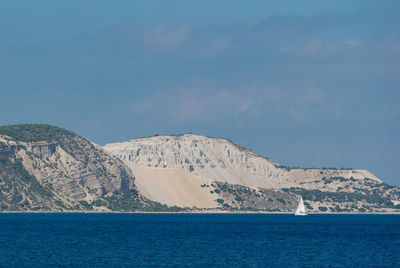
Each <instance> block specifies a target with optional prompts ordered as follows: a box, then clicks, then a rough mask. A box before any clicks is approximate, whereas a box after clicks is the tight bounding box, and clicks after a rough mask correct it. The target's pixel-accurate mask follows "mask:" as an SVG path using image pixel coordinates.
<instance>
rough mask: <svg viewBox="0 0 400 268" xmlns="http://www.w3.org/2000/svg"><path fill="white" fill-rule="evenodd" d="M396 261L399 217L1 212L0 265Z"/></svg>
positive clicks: (359, 263) (330, 264)
mask: <svg viewBox="0 0 400 268" xmlns="http://www.w3.org/2000/svg"><path fill="white" fill-rule="evenodd" d="M22 265H25V266H30V267H32V266H42V267H43V266H59V265H61V266H88V265H90V266H107V267H109V266H226V267H237V266H241V267H243V266H248V267H260V266H272V267H287V266H291V267H296V266H299V267H312V266H326V267H349V266H350V267H374V266H375V267H384V266H387V267H395V266H400V215H308V216H306V217H295V216H294V215H268V214H0V266H22Z"/></svg>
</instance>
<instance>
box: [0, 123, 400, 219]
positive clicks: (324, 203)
mask: <svg viewBox="0 0 400 268" xmlns="http://www.w3.org/2000/svg"><path fill="white" fill-rule="evenodd" d="M300 196H303V199H304V201H305V206H306V208H307V209H308V211H309V212H311V213H313V212H319V213H321V212H336V213H337V212H386V213H388V212H399V211H400V189H399V188H398V187H395V186H390V185H387V184H385V183H383V182H382V181H381V180H380V179H378V178H377V177H375V176H374V175H373V174H372V173H370V172H369V171H367V170H358V169H326V168H325V169H324V168H322V169H314V168H313V169H308V168H289V167H285V166H282V165H280V164H278V163H276V162H273V161H272V160H270V159H268V158H266V157H263V156H261V155H259V154H258V153H256V152H255V151H253V150H250V149H247V148H245V147H243V146H241V145H236V144H234V143H233V142H232V141H230V140H229V139H227V138H219V137H217V138H212V137H207V136H200V135H195V134H192V133H190V134H180V135H162V136H160V135H158V136H153V137H148V138H146V137H144V138H138V139H132V140H130V141H128V142H120V143H112V144H106V145H105V146H103V147H101V146H99V145H96V144H94V143H92V142H90V141H88V140H86V139H85V138H83V137H81V136H79V135H77V134H75V133H73V132H71V131H68V130H65V129H62V128H58V127H55V126H51V125H44V124H21V125H11V126H0V211H21V212H32V211H43V212H45V211H46V212H68V211H92V212H113V211H114V212H141V211H165V212H173V211H181V212H196V211H231V212H237V211H258V212H263V211H264V212H290V211H293V210H294V208H295V206H296V203H297V201H298V199H299V198H300Z"/></svg>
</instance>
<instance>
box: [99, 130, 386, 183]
mask: <svg viewBox="0 0 400 268" xmlns="http://www.w3.org/2000/svg"><path fill="white" fill-rule="evenodd" d="M103 148H104V149H105V150H106V151H108V152H109V153H111V154H113V155H115V156H117V157H119V158H120V159H122V160H123V161H124V162H125V163H126V164H128V166H131V165H132V164H134V165H141V166H146V167H149V168H161V169H162V168H177V169H182V170H185V171H187V172H190V173H191V174H194V175H198V176H202V177H207V178H210V179H213V180H217V181H223V182H228V183H231V184H240V185H244V186H248V187H254V188H256V187H263V188H286V187H303V188H306V189H307V188H308V189H325V190H332V191H336V189H337V187H339V186H340V187H342V186H345V185H342V184H346V183H348V182H343V183H341V182H338V183H337V184H336V183H330V184H328V185H325V183H324V181H323V178H324V177H325V178H330V177H343V178H351V177H353V178H354V179H356V180H362V179H364V178H370V179H372V180H375V181H378V182H380V180H379V179H378V178H377V177H375V176H374V175H373V174H371V173H370V172H369V171H367V170H335V169H328V170H327V169H285V168H281V167H279V165H278V164H276V163H274V162H272V161H270V160H268V159H266V158H264V157H261V156H259V155H258V154H256V153H254V152H252V151H250V150H248V149H246V148H243V147H241V146H237V145H234V144H232V143H231V142H230V141H229V140H227V139H222V138H209V137H204V136H197V135H192V134H185V135H178V136H155V137H150V138H140V139H134V140H131V141H127V142H121V143H112V144H107V145H105V146H104V147H103ZM133 172H134V173H135V170H134V168H133ZM348 191H352V188H351V187H348Z"/></svg>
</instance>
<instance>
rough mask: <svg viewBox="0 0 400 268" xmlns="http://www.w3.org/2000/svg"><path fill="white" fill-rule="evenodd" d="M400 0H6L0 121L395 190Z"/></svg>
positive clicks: (0, 45) (1, 23)
mask: <svg viewBox="0 0 400 268" xmlns="http://www.w3.org/2000/svg"><path fill="white" fill-rule="evenodd" d="M399 12H400V1H367V0H361V1H355V0H353V1H320V0H317V1H311V0H310V1H298V0H296V1H274V3H270V2H269V1H261V0H260V1H257V0H253V1H232V0H229V1H225V0H220V1H215V0H210V1H208V0H203V1H184V0H182V1H171V0H170V1H162V0H160V1H140V2H139V1H122V0H121V1H105V0H104V1H103V0H96V1H94V0H93V1H62V2H59V1H50V0H49V1H40V0H39V1H3V2H2V5H1V8H0V93H1V94H0V103H1V104H0V125H7V124H16V123H49V124H54V125H57V126H61V127H64V128H67V129H70V130H72V131H75V132H77V133H78V134H80V135H82V136H84V137H87V138H88V139H90V140H92V141H94V142H96V143H98V144H105V143H109V142H115V141H122V140H129V139H132V138H135V137H142V136H151V135H154V134H175V133H186V132H192V133H196V134H201V135H207V136H217V137H227V138H229V139H231V140H232V141H233V142H235V143H238V144H241V145H244V146H246V147H249V148H251V149H253V150H255V151H256V152H258V153H260V154H262V155H264V156H267V157H269V158H271V159H272V160H274V161H277V162H279V163H281V164H283V165H288V166H301V167H338V168H340V167H354V168H360V169H369V170H371V171H372V172H373V173H374V174H376V175H377V176H378V177H380V178H381V179H383V180H384V181H385V182H388V183H390V184H396V185H400V176H399V172H398V165H399V164H400V138H399V137H400V27H399V25H400V16H399V15H398V14H399Z"/></svg>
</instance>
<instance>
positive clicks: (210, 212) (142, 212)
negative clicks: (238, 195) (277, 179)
mask: <svg viewBox="0 0 400 268" xmlns="http://www.w3.org/2000/svg"><path fill="white" fill-rule="evenodd" d="M0 214H269V215H274V214H275V215H294V212H263V211H243V212H231V211H207V212H204V211H190V212H164V211H154V212H147V211H126V212H122V211H0ZM307 215H400V211H399V212H337V213H331V212H329V213H324V212H322V213H317V212H312V213H307Z"/></svg>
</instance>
